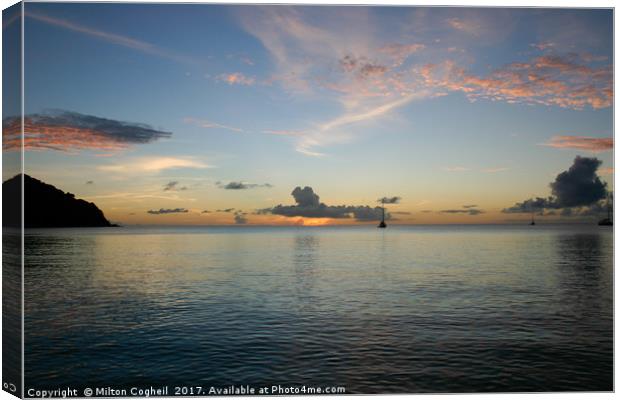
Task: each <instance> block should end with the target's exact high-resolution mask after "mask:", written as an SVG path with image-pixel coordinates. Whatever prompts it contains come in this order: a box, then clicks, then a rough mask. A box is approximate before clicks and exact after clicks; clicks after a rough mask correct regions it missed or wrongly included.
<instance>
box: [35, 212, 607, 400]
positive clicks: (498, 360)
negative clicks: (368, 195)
mask: <svg viewBox="0 0 620 400" xmlns="http://www.w3.org/2000/svg"><path fill="white" fill-rule="evenodd" d="M24 240H25V246H26V248H25V276H24V284H25V293H24V301H25V304H24V309H25V319H24V328H25V339H24V351H25V353H24V354H25V356H24V368H25V375H26V378H25V388H26V390H28V389H29V388H31V389H36V390H44V389H56V388H59V387H71V388H79V389H80V390H83V389H84V388H96V387H105V388H111V389H113V390H121V389H122V390H128V389H130V388H134V387H138V388H144V387H150V386H153V387H161V386H163V385H166V386H169V387H170V391H171V392H172V391H173V390H175V389H173V388H178V387H192V388H194V387H202V388H212V387H215V388H225V387H230V386H231V385H237V386H241V385H245V386H246V387H256V388H260V387H273V386H278V385H279V386H281V387H296V388H301V387H308V388H316V387H322V388H343V389H341V390H346V392H345V393H349V394H354V393H358V394H359V393H366V394H374V393H470V392H564V391H611V390H613V229H612V228H611V227H600V226H595V225H564V224H562V225H559V224H558V225H543V224H539V225H536V226H528V225H523V226H519V225H476V226H474V225H442V226H437V225H435V226H389V227H388V228H387V229H377V228H376V227H374V226H347V227H257V226H228V227H119V228H86V229H84V228H82V229H39V230H35V229H31V230H27V231H26V236H25V239H24ZM188 393H189V392H188ZM26 394H27V393H26ZM189 394H191V393H189ZM203 394H204V393H203Z"/></svg>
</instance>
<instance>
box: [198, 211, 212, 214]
mask: <svg viewBox="0 0 620 400" xmlns="http://www.w3.org/2000/svg"><path fill="white" fill-rule="evenodd" d="M200 213H201V214H210V213H211V211H209V210H202V211H201V212H200Z"/></svg>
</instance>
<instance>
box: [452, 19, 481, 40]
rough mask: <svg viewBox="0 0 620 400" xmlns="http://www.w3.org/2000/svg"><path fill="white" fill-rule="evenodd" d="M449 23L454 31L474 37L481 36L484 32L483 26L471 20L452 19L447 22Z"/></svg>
mask: <svg viewBox="0 0 620 400" xmlns="http://www.w3.org/2000/svg"><path fill="white" fill-rule="evenodd" d="M447 23H448V25H449V26H450V27H452V28H453V29H455V30H457V31H460V32H465V33H468V34H471V35H474V36H479V35H480V34H481V32H482V26H481V25H480V24H479V23H478V22H476V21H474V20H471V19H462V18H450V19H448V20H447Z"/></svg>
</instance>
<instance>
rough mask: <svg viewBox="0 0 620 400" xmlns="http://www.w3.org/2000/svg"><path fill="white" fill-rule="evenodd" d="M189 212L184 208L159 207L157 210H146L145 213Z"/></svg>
mask: <svg viewBox="0 0 620 400" xmlns="http://www.w3.org/2000/svg"><path fill="white" fill-rule="evenodd" d="M187 212H189V211H188V210H187V209H185V208H160V209H159V210H148V211H147V213H149V214H154V215H160V214H177V213H181V214H182V213H187Z"/></svg>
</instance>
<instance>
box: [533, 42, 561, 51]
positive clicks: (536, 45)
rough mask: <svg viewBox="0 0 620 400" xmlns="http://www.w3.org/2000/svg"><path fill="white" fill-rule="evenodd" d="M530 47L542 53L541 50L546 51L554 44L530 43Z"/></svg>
mask: <svg viewBox="0 0 620 400" xmlns="http://www.w3.org/2000/svg"><path fill="white" fill-rule="evenodd" d="M530 46H531V47H534V48H536V49H538V50H540V51H543V50H547V49H550V48H552V47H554V46H555V43H553V42H540V43H532V44H530Z"/></svg>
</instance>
